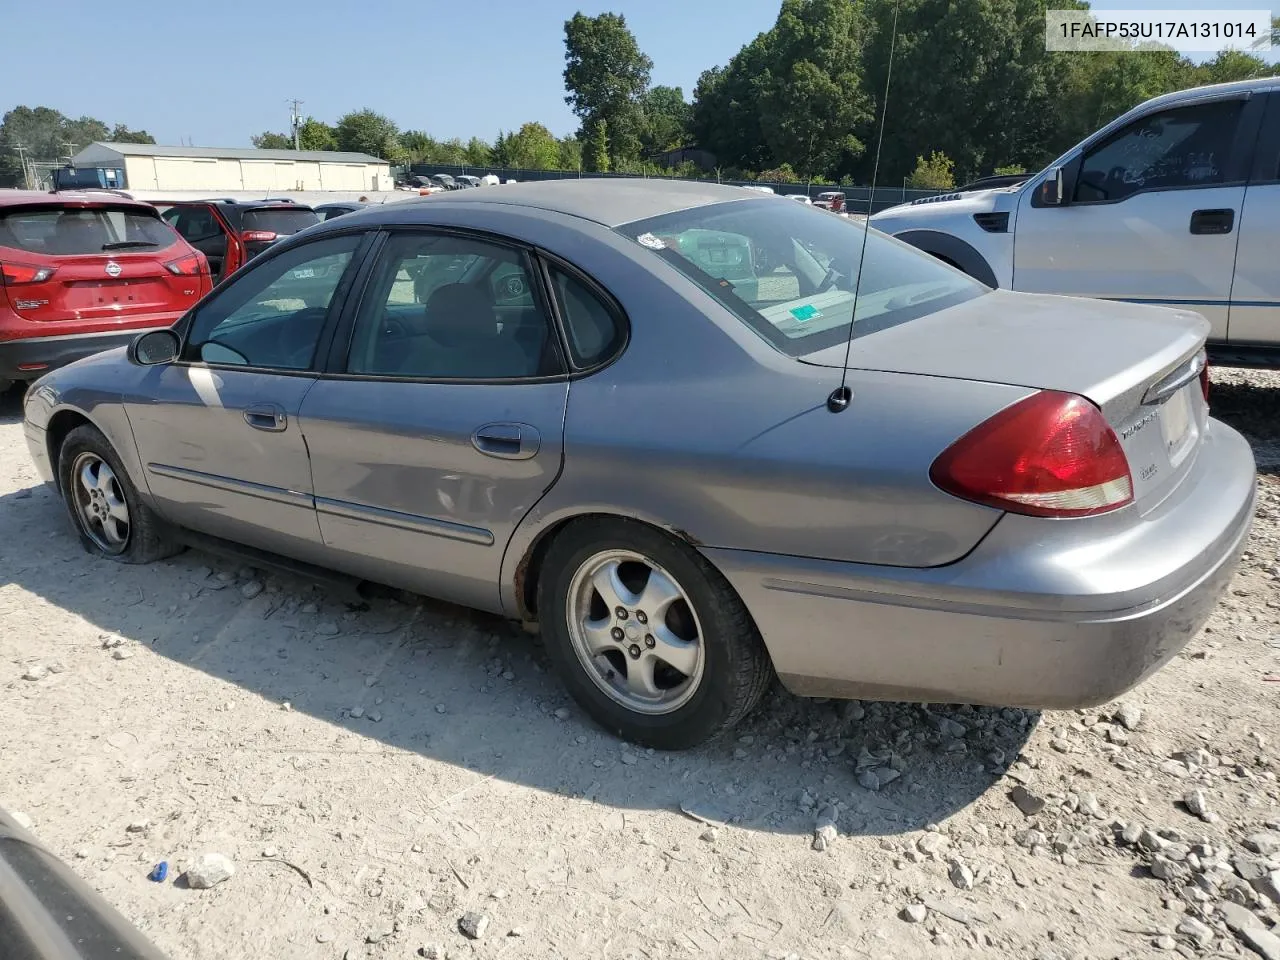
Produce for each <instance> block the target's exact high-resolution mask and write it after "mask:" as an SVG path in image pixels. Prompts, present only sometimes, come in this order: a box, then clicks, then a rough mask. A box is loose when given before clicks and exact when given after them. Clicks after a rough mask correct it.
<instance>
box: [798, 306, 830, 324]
mask: <svg viewBox="0 0 1280 960" xmlns="http://www.w3.org/2000/svg"><path fill="white" fill-rule="evenodd" d="M791 315H792V316H793V317H795V318H796V319H797V320H799V321H800V322H801V323H804V322H805V321H806V320H812V319H813V318H814V317H820V316H822V311H821V310H819V309H818V308H817V307H815V306H813V304H810V303H806V304H805V305H804V306H803V307H793V308H792V309H791Z"/></svg>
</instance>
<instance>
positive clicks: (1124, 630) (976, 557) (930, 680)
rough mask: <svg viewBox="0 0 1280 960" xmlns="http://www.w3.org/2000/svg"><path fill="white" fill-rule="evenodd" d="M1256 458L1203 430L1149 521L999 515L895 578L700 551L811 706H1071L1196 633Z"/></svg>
mask: <svg viewBox="0 0 1280 960" xmlns="http://www.w3.org/2000/svg"><path fill="white" fill-rule="evenodd" d="M1255 488H1256V476H1255V470H1254V461H1253V453H1252V451H1251V450H1250V448H1249V445H1248V444H1247V443H1246V442H1245V441H1244V439H1243V438H1242V437H1241V436H1240V435H1239V434H1237V433H1236V432H1235V431H1234V430H1232V429H1231V428H1230V427H1227V426H1225V425H1223V424H1221V423H1218V422H1216V421H1212V420H1211V421H1209V426H1208V428H1207V430H1206V436H1205V441H1204V445H1203V446H1202V448H1201V450H1200V451H1199V453H1198V454H1197V463H1196V465H1195V467H1194V468H1193V470H1192V472H1191V473H1190V474H1189V475H1188V476H1187V477H1186V478H1184V480H1183V481H1182V483H1180V484H1179V485H1178V488H1177V489H1176V490H1175V491H1174V492H1173V493H1172V494H1171V495H1170V496H1169V497H1168V498H1167V499H1166V500H1165V501H1164V502H1163V503H1161V504H1160V505H1159V506H1158V507H1156V508H1155V509H1153V510H1151V511H1149V512H1148V513H1147V514H1146V515H1144V516H1137V515H1136V514H1135V513H1134V512H1133V511H1120V512H1119V513H1118V514H1116V515H1113V516H1112V517H1109V518H1105V519H1106V522H1105V523H1102V524H1098V523H1095V522H1094V521H1097V520H1103V519H1104V518H1090V520H1089V521H1088V522H1081V521H1072V520H1068V521H1044V520H1039V519H1036V518H1031V517H1016V516H1012V515H1006V516H1005V517H1003V518H1002V519H1001V520H1000V522H999V523H997V524H996V526H995V527H994V528H993V529H992V531H991V533H990V534H989V535H988V536H987V537H986V538H985V539H984V540H983V542H982V543H980V544H979V545H978V546H977V547H976V548H975V549H974V550H973V551H972V552H971V553H970V554H969V555H968V556H967V557H965V558H964V559H963V560H960V561H957V562H956V563H953V564H950V565H948V566H946V567H936V568H931V569H923V570H922V569H901V568H887V567H876V566H871V565H859V564H847V563H834V562H830V561H821V560H809V559H805V558H799V557H781V556H777V555H770V554H761V553H748V552H744V551H734V550H720V549H707V550H705V551H704V552H705V554H706V556H707V558H708V559H709V560H710V561H711V562H712V563H714V564H715V565H716V566H717V567H718V568H719V569H720V570H721V572H722V573H724V575H725V576H726V577H727V578H728V580H729V581H730V583H732V584H733V586H734V587H735V588H736V589H737V590H738V592H739V594H740V595H741V596H742V598H743V600H744V601H745V603H746V605H747V607H748V609H749V610H750V611H751V614H752V616H753V617H754V618H755V620H756V623H757V625H758V626H759V628H760V631H761V633H762V634H763V636H764V640H765V643H766V645H767V647H768V649H769V653H770V655H771V656H772V658H773V662H774V666H775V668H776V670H777V672H778V675H779V677H780V678H781V680H782V682H783V683H784V685H785V686H787V687H788V689H790V690H792V691H793V692H795V693H799V694H802V695H807V696H837V697H858V698H864V699H880V700H911V701H933V702H945V703H981V704H991V705H999V706H1018V707H1028V708H1036V709H1040V708H1053V709H1067V708H1074V707H1084V706H1093V705H1096V704H1100V703H1105V702H1106V701H1108V700H1111V699H1113V698H1114V697H1116V696H1118V695H1120V694H1121V693H1123V692H1124V691H1126V690H1128V689H1130V688H1131V687H1133V686H1134V685H1136V684H1137V683H1139V682H1141V681H1142V680H1143V679H1145V678H1146V677H1148V676H1150V675H1151V674H1152V673H1153V672H1155V671H1156V670H1157V669H1159V668H1160V667H1161V666H1162V665H1163V664H1164V663H1166V662H1167V661H1168V660H1169V659H1171V658H1172V657H1173V656H1174V655H1175V654H1177V653H1178V651H1179V650H1181V649H1182V648H1183V647H1184V646H1185V645H1186V644H1187V642H1188V641H1189V640H1190V639H1191V638H1192V637H1193V636H1195V634H1196V633H1197V631H1198V630H1199V629H1200V627H1201V626H1202V625H1203V623H1204V621H1205V620H1206V619H1208V617H1209V614H1210V613H1211V612H1212V611H1213V607H1214V605H1215V603H1216V601H1217V600H1218V598H1219V597H1220V596H1221V595H1222V593H1223V592H1224V591H1225V590H1226V588H1227V585H1228V584H1229V583H1230V581H1231V577H1232V575H1233V574H1234V572H1235V568H1236V562H1237V560H1238V559H1239V556H1240V554H1241V552H1242V551H1243V550H1244V547H1245V544H1246V542H1247V540H1248V533H1249V528H1250V525H1251V523H1252V519H1253V505H1254V495H1255Z"/></svg>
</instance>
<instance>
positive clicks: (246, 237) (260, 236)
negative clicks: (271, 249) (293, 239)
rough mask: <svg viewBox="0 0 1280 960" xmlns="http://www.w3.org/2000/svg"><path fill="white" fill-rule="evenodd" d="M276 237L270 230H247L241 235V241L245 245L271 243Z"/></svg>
mask: <svg viewBox="0 0 1280 960" xmlns="http://www.w3.org/2000/svg"><path fill="white" fill-rule="evenodd" d="M276 236H277V234H275V233H273V232H272V231H270V230H246V231H244V232H243V233H241V234H240V239H241V240H243V241H244V242H245V243H270V242H271V241H272V240H274V239H276Z"/></svg>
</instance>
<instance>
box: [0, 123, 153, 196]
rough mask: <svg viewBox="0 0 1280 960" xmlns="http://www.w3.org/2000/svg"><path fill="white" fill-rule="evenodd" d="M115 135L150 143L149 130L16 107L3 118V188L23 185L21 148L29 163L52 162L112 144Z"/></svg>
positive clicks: (0, 142)
mask: <svg viewBox="0 0 1280 960" xmlns="http://www.w3.org/2000/svg"><path fill="white" fill-rule="evenodd" d="M115 133H120V134H121V135H122V136H127V137H138V138H140V137H143V136H146V137H148V140H150V136H149V135H148V134H146V133H145V131H136V132H135V131H130V130H129V129H128V128H127V127H125V126H124V125H123V124H116V126H115V128H114V129H112V128H111V127H109V126H107V124H105V123H103V122H102V121H101V120H97V119H95V118H93V117H80V118H79V119H78V120H73V119H72V118H70V117H67V116H64V115H63V114H62V113H60V112H59V111H57V110H54V109H53V108H52V107H26V106H18V107H14V108H13V109H12V110H10V111H9V112H7V113H6V114H5V115H4V117H3V118H2V119H0V186H22V185H23V171H22V164H21V162H20V161H19V150H18V147H19V145H21V147H22V151H21V152H22V153H23V154H25V156H26V158H27V160H29V161H30V160H37V161H44V162H50V163H52V162H57V161H59V160H63V159H65V158H66V157H67V156H68V155H73V154H75V153H78V152H79V151H81V150H83V149H84V148H85V147H87V146H89V144H91V143H94V142H95V141H110V140H111V138H112V135H113V134H115ZM130 142H146V141H142V140H140V139H139V140H133V141H130ZM150 142H154V141H150Z"/></svg>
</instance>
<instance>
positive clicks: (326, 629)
mask: <svg viewBox="0 0 1280 960" xmlns="http://www.w3.org/2000/svg"><path fill="white" fill-rule="evenodd" d="M316 634H317V635H318V636H321V637H336V636H337V635H338V625H337V624H336V623H334V622H333V621H332V620H326V621H324V622H323V623H317V624H316Z"/></svg>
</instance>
